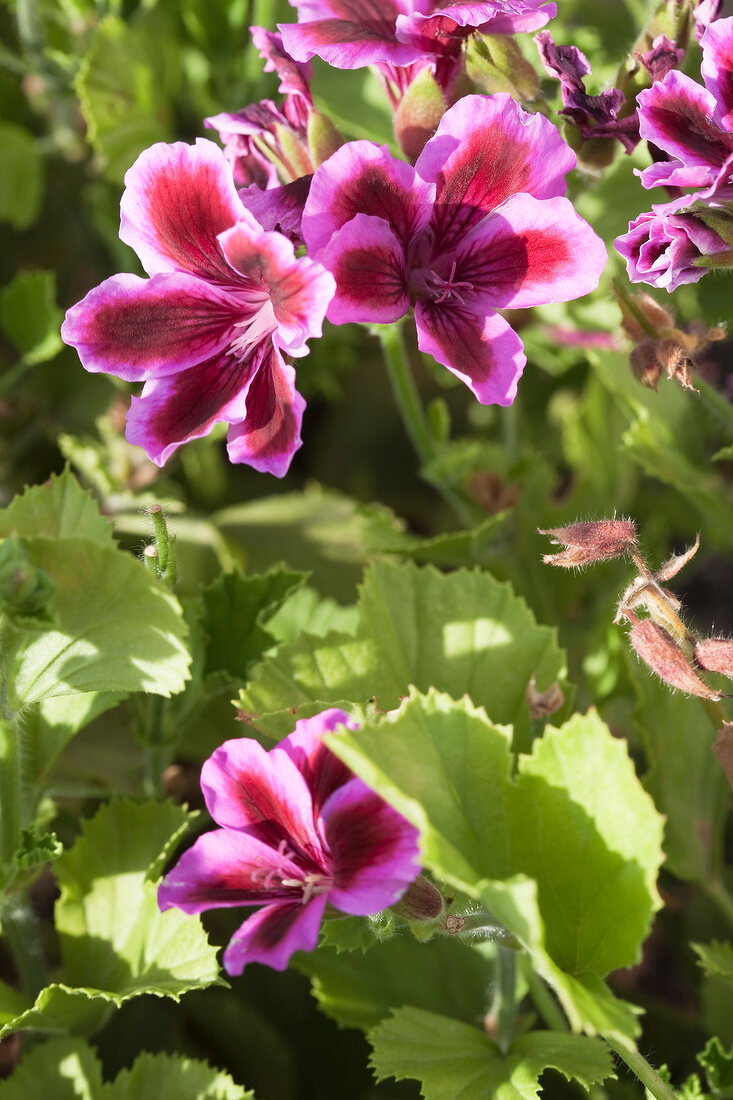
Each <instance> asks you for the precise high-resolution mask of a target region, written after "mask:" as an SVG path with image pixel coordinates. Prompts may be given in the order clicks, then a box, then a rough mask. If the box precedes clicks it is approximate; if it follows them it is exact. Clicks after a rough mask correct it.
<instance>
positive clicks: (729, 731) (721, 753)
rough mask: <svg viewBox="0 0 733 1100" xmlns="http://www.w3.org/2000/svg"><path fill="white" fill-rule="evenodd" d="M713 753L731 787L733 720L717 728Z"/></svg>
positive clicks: (732, 778) (732, 780) (732, 773)
mask: <svg viewBox="0 0 733 1100" xmlns="http://www.w3.org/2000/svg"><path fill="white" fill-rule="evenodd" d="M713 753H714V754H715V756H716V757H717V760H718V763H719V764H720V766H721V768H722V769H723V771H724V772H725V774H726V776H727V777H728V782H729V783H730V785H731V787H733V722H724V723H723V726H722V728H721V729H719V730H718V739H717V741H716V742H715V744H714V745H713Z"/></svg>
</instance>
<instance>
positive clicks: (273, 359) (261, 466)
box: [227, 345, 305, 477]
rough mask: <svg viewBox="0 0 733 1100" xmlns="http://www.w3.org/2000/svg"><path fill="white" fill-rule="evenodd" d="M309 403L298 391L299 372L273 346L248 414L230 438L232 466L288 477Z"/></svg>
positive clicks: (256, 380)
mask: <svg viewBox="0 0 733 1100" xmlns="http://www.w3.org/2000/svg"><path fill="white" fill-rule="evenodd" d="M304 409H305V400H304V398H303V397H301V395H300V394H299V393H298V391H297V390H296V388H295V371H294V370H293V368H292V367H291V366H290V365H289V364H288V363H286V362H284V360H283V358H282V356H281V355H280V353H279V351H278V350H277V348H275V347H274V346H273V345H269V346H268V347H267V348H266V349H265V352H264V354H263V356H262V359H261V361H260V364H259V366H258V368H257V372H256V374H255V375H254V377H253V379H252V382H251V384H250V387H249V389H248V390H247V413H246V416H245V417H244V419H243V420H242V421H240V422H238V423H236V424H233V425H232V427H231V428H230V429H229V433H228V435H227V453H228V455H229V459H230V461H231V462H244V463H246V464H247V465H248V466H252V467H253V468H254V469H255V470H259V471H260V472H262V473H267V474H273V475H274V476H275V477H284V476H285V474H286V473H287V472H288V468H289V466H290V463H291V461H292V458H293V455H294V454H295V452H296V451H297V450H298V448H299V447H300V445H301V442H302V440H301V437H300V429H301V424H302V422H303V411H304Z"/></svg>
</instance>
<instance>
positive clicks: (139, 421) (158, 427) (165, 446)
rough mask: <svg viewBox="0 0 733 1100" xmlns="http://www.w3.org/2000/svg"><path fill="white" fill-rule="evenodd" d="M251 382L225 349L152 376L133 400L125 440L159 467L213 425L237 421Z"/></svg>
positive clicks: (248, 373) (246, 368) (246, 370)
mask: <svg viewBox="0 0 733 1100" xmlns="http://www.w3.org/2000/svg"><path fill="white" fill-rule="evenodd" d="M250 380H251V368H250V366H249V365H246V364H242V363H240V362H238V361H237V359H236V358H233V357H232V356H231V355H229V354H228V352H226V351H225V352H222V353H220V354H219V355H215V356H213V357H212V358H211V359H207V360H206V362H204V363H199V364H198V366H194V367H189V368H188V369H187V370H185V371H181V372H180V373H179V374H176V375H173V376H172V377H168V378H155V379H151V381H149V382H146V383H145V386H144V387H143V392H142V395H141V396H140V397H133V398H132V402H131V404H130V411H129V413H128V414H127V430H126V432H125V435H126V438H127V440H128V442H130V443H136V444H137V445H138V446H139V447H142V448H143V450H144V451H145V453H146V454H147V456H148V458H150V459H151V460H152V461H153V462H155V463H156V464H157V465H158V466H163V465H164V464H165V463H166V462H167V461H168V459H169V458H170V456H171V455H172V454H173V452H174V451H175V450H176V448H177V447H180V446H181V444H182V443H186V442H187V441H188V440H190V439H200V438H201V436H204V435H208V433H209V432H210V431H211V429H212V428H213V426H214V424H216V423H218V422H220V421H224V422H225V423H232V422H235V421H237V420H241V419H242V418H243V417H244V416H245V414H246V396H247V386H248V384H249V382H250Z"/></svg>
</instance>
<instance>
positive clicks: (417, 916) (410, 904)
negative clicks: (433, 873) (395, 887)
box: [392, 875, 444, 921]
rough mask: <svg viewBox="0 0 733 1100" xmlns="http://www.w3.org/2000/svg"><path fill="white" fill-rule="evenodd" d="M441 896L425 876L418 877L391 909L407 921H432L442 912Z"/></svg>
mask: <svg viewBox="0 0 733 1100" xmlns="http://www.w3.org/2000/svg"><path fill="white" fill-rule="evenodd" d="M443 907H444V902H443V895H442V894H441V892H440V890H439V889H438V887H437V886H433V884H432V882H430V880H429V879H427V878H425V875H418V876H417V878H416V879H414V880H413V882H411V883H410V885H409V886H408V887H407V889H406V890H405V892H404V894H403V895H402V897H401V898H400V900H399V901H398V902H396V903H395V904H394V905H393V906H392V909H393V910H394V911H395V912H396V913H399V914H400V916H402V917H406V918H407V920H416V921H432V920H437V918H438V917H439V916H440V915H441V913H442V912H443Z"/></svg>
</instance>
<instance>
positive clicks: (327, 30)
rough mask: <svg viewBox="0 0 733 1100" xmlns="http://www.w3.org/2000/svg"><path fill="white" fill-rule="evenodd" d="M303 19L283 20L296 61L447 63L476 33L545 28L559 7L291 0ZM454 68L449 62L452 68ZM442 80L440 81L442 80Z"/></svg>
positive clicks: (510, 0)
mask: <svg viewBox="0 0 733 1100" xmlns="http://www.w3.org/2000/svg"><path fill="white" fill-rule="evenodd" d="M291 3H292V4H293V6H294V7H296V8H297V9H298V23H297V24H292V23H285V24H280V27H279V29H280V31H281V32H282V36H283V42H284V43H285V48H286V50H287V51H288V53H289V54H290V55H291V56H292V57H294V58H295V59H296V60H297V61H307V60H308V59H309V58H311V57H313V56H314V54H317V55H318V57H321V58H322V59H323V60H324V61H327V62H328V64H329V65H333V66H335V68H337V69H360V68H362V67H363V66H365V65H373V64H377V65H379V64H386V65H410V64H412V63H413V62H415V61H420V60H422V59H424V58H433V59H435V60H437V61H441V60H443V61H445V60H448V59H450V58H454V57H456V56H457V55H459V54H460V51H461V47H462V44H463V40H464V39H465V38H467V37H468V36H469V35H471V34H473V33H474V32H475V31H479V32H482V33H484V34H515V33H517V32H518V31H533V30H537V29H538V28H539V27H543V26H544V25H545V23H547V21H548V19H551V18H552V16H553V15H555V13H556V11H557V6H556V4H554V3H550V2H548V0H493V2H491V0H490V2H488V3H476V2H473V3H441V0H370V2H369V3H368V4H367V3H363V2H359V0H291ZM449 67H450V66H449ZM439 82H440V81H439Z"/></svg>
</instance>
